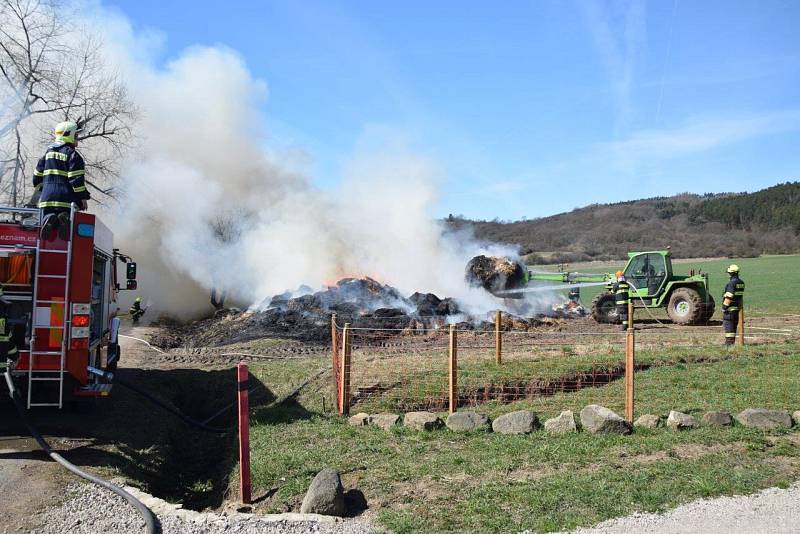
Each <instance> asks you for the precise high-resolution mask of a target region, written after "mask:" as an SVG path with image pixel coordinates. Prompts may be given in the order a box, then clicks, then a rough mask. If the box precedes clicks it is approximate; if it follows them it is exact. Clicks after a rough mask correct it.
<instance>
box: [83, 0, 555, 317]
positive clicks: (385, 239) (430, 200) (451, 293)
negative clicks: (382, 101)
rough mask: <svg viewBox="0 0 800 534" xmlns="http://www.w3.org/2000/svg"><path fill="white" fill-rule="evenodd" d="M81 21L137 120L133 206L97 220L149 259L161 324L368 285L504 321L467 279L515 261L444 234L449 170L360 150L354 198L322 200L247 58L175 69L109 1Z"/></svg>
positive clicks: (130, 158)
mask: <svg viewBox="0 0 800 534" xmlns="http://www.w3.org/2000/svg"><path fill="white" fill-rule="evenodd" d="M81 11H82V13H83V15H82V16H83V17H84V22H85V23H86V24H87V30H86V31H89V32H92V33H94V34H96V35H98V36H99V38H101V39H102V40H103V46H102V50H103V54H104V55H105V59H106V61H107V62H108V64H109V65H113V67H114V68H115V69H116V71H117V72H118V73H119V76H120V79H122V80H123V82H124V84H125V86H126V88H127V91H128V93H129V95H130V97H131V98H132V99H133V101H134V102H135V104H136V106H137V107H138V112H139V113H138V120H137V122H136V123H135V124H134V127H133V131H134V135H135V137H136V139H135V143H134V146H132V147H131V150H130V151H129V152H128V153H127V154H125V155H124V157H123V159H122V162H121V169H120V170H121V172H120V184H119V187H118V190H119V191H120V192H121V193H120V198H119V202H117V203H114V204H112V205H111V206H109V207H108V208H102V207H100V206H93V209H95V210H96V211H100V212H101V214H102V215H103V217H104V218H106V219H108V220H109V222H110V225H111V226H112V228H113V230H114V232H115V235H116V243H117V246H119V247H120V248H121V249H122V250H123V251H124V252H125V253H127V254H130V255H131V256H133V257H134V258H135V259H136V260H137V261H138V264H139V287H140V290H139V292H138V293H139V295H140V296H143V297H145V301H149V302H151V303H152V309H150V310H149V311H148V315H147V317H148V318H153V317H157V316H159V315H160V314H162V313H166V314H169V315H171V316H175V317H178V318H184V319H185V318H190V317H196V316H199V315H202V314H207V313H208V312H210V311H211V310H212V308H211V306H210V303H209V295H210V292H211V290H212V289H217V290H218V293H225V294H226V295H227V299H228V300H227V303H228V304H236V305H238V306H243V307H251V306H254V305H258V304H259V303H261V302H262V301H263V300H264V299H265V298H269V297H271V296H274V295H278V294H281V293H282V292H284V291H285V290H286V289H287V288H297V287H299V286H301V285H306V286H309V287H312V288H317V289H319V288H323V287H325V286H326V285H331V284H334V283H335V282H336V281H337V280H340V279H342V278H345V277H357V278H358V277H363V276H369V277H371V278H373V279H375V280H378V281H380V282H382V283H386V284H389V285H391V286H393V287H395V288H397V290H398V291H400V292H401V293H402V294H404V295H410V294H412V293H414V292H423V293H428V292H430V293H435V294H437V295H443V296H447V297H452V298H455V299H457V301H458V302H459V305H460V306H461V308H462V309H463V310H464V311H465V312H467V313H470V314H472V315H480V314H483V313H485V312H487V311H489V310H493V309H496V308H498V307H501V308H502V307H503V304H502V302H498V299H496V298H494V297H492V296H491V295H489V294H487V293H486V291H484V290H482V289H480V288H477V289H476V288H472V287H469V286H468V285H467V284H465V282H464V278H463V269H464V266H465V264H466V262H467V261H468V260H469V259H470V258H472V257H473V256H476V255H478V254H496V255H497V254H502V255H512V256H513V255H514V253H515V251H514V250H509V249H508V248H507V247H505V248H504V247H499V246H493V245H487V244H484V243H478V242H477V241H475V240H474V239H472V237H471V236H470V235H466V234H454V233H448V232H447V231H445V228H444V226H443V225H442V224H441V222H440V221H438V220H437V219H436V217H435V213H434V209H435V206H436V203H437V200H438V191H439V188H440V186H441V185H443V184H444V183H445V181H446V179H447V173H446V169H443V168H442V167H441V166H440V165H439V164H437V162H435V161H433V160H432V159H431V158H429V157H427V156H426V155H424V154H422V153H419V152H416V151H414V150H412V149H411V148H409V147H408V146H406V145H404V144H402V143H397V142H395V140H393V139H385V140H380V139H377V140H376V139H372V138H371V139H370V140H369V142H359V140H354V146H356V147H357V148H355V149H354V151H353V154H351V155H350V157H349V158H346V159H347V160H348V163H347V164H346V165H345V166H344V167H343V170H342V175H341V177H340V181H339V185H338V186H337V187H336V188H335V189H334V190H332V191H322V190H320V189H319V188H317V187H315V186H314V184H313V180H312V177H310V176H307V175H306V174H305V173H304V172H302V171H301V170H298V169H302V167H303V166H302V165H301V164H298V159H297V157H296V154H297V150H292V151H282V150H281V149H279V148H276V147H274V146H271V145H270V142H269V122H268V121H267V120H265V118H264V114H263V113H262V109H265V106H268V105H269V100H268V89H267V84H266V82H265V81H263V80H260V79H257V78H255V77H254V76H253V75H252V73H251V72H250V71H249V69H248V67H247V65H246V64H245V62H244V61H243V59H242V58H241V57H240V55H239V54H238V53H237V52H236V51H235V50H232V49H229V48H225V47H222V46H205V45H197V46H192V47H189V48H186V49H184V50H183V51H182V52H180V53H179V54H177V55H176V56H174V57H169V58H166V60H165V59H163V58H162V56H161V51H162V46H161V44H162V38H161V37H160V36H158V35H157V34H155V33H153V32H150V31H147V32H142V31H139V30H138V29H135V28H133V27H132V26H131V24H130V23H129V21H128V20H127V19H126V18H125V17H124V16H123V15H122V14H120V13H119V12H116V11H109V10H107V9H105V8H104V7H103V6H102V5H101V4H100V3H91V2H90V3H89V4H88V5H87V7H85V8H84V9H82V10H81ZM304 157H310V158H312V159H313V154H310V155H305V156H304ZM301 159H302V158H301ZM126 296H128V297H131V298H132V296H133V295H130V294H129V295H126ZM550 300H551V299H550V298H548V296H546V295H544V294H541V295H535V296H531V297H530V298H529V304H530V305H534V306H539V307H541V308H542V309H547V308H548V307H549V306H550V304H552V302H550ZM122 305H123V306H126V305H127V302H125V301H123V302H122Z"/></svg>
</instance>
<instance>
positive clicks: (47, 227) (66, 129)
mask: <svg viewBox="0 0 800 534" xmlns="http://www.w3.org/2000/svg"><path fill="white" fill-rule="evenodd" d="M79 131H80V128H79V127H78V125H77V124H76V123H74V122H72V121H66V122H61V123H59V124H57V125H56V127H55V129H54V135H55V138H56V140H55V143H53V144H52V145H50V146H49V147H48V148H47V151H46V152H45V154H44V156H42V157H41V158H40V159H39V162H38V163H37V164H36V170H35V171H34V172H33V187H34V189H35V190H36V191H37V192H38V193H39V203H38V207H39V208H40V209H42V213H43V215H44V220H43V221H42V239H47V238H48V237H49V234H50V233H51V232H52V231H53V230H55V229H58V235H59V237H60V238H61V239H64V240H66V239H68V238H69V230H70V229H69V226H68V224H69V212H70V208H71V207H72V204H73V203H74V204H77V206H78V209H81V210H85V209H86V208H87V203H86V201H87V200H89V198H90V197H91V195H90V194H89V191H88V190H87V189H86V182H85V181H84V175H85V174H86V170H85V167H84V163H83V157H81V155H80V154H79V153H78V151H77V150H75V147H76V146H77V145H78V139H77V135H78V132H79Z"/></svg>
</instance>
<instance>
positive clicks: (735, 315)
mask: <svg viewBox="0 0 800 534" xmlns="http://www.w3.org/2000/svg"><path fill="white" fill-rule="evenodd" d="M728 274H729V275H730V277H731V278H730V280H729V281H728V284H727V285H726V286H725V293H724V294H723V295H722V330H723V331H724V332H725V344H726V345H733V344H734V343H735V342H736V330H737V327H738V326H739V313H741V311H742V307H743V306H744V281H743V280H742V279H741V278H739V266H738V265H735V264H734V265H731V266H730V267H728Z"/></svg>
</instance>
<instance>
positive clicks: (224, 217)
mask: <svg viewBox="0 0 800 534" xmlns="http://www.w3.org/2000/svg"><path fill="white" fill-rule="evenodd" d="M247 219H248V217H247V215H246V213H245V212H244V211H243V210H233V211H230V212H228V213H223V214H220V215H219V216H217V217H216V218H215V219H214V220H212V221H210V222H209V225H210V226H211V231H212V232H213V233H214V238H215V239H216V240H217V242H218V243H219V244H220V247H225V245H228V244H230V243H234V242H236V241H237V240H238V239H239V238H240V237H241V235H242V226H243V224H246V222H245V221H246V220H247ZM216 276H217V279H216V280H215V281H214V284H213V287H212V289H211V299H210V300H211V305H212V306H214V308H215V309H217V310H221V309H223V308H225V299H226V298H227V296H228V294H227V288H226V287H225V280H224V279H222V278H220V273H218V274H217V275H216Z"/></svg>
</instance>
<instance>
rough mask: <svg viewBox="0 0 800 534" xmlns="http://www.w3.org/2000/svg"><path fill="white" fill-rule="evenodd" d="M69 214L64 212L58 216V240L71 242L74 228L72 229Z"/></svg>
mask: <svg viewBox="0 0 800 534" xmlns="http://www.w3.org/2000/svg"><path fill="white" fill-rule="evenodd" d="M69 223H70V220H69V213H67V212H65V211H62V212H61V213H59V214H58V238H59V239H61V240H62V241H69V237H70V234H71V233H72V228H71V227H70V224H69Z"/></svg>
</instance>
